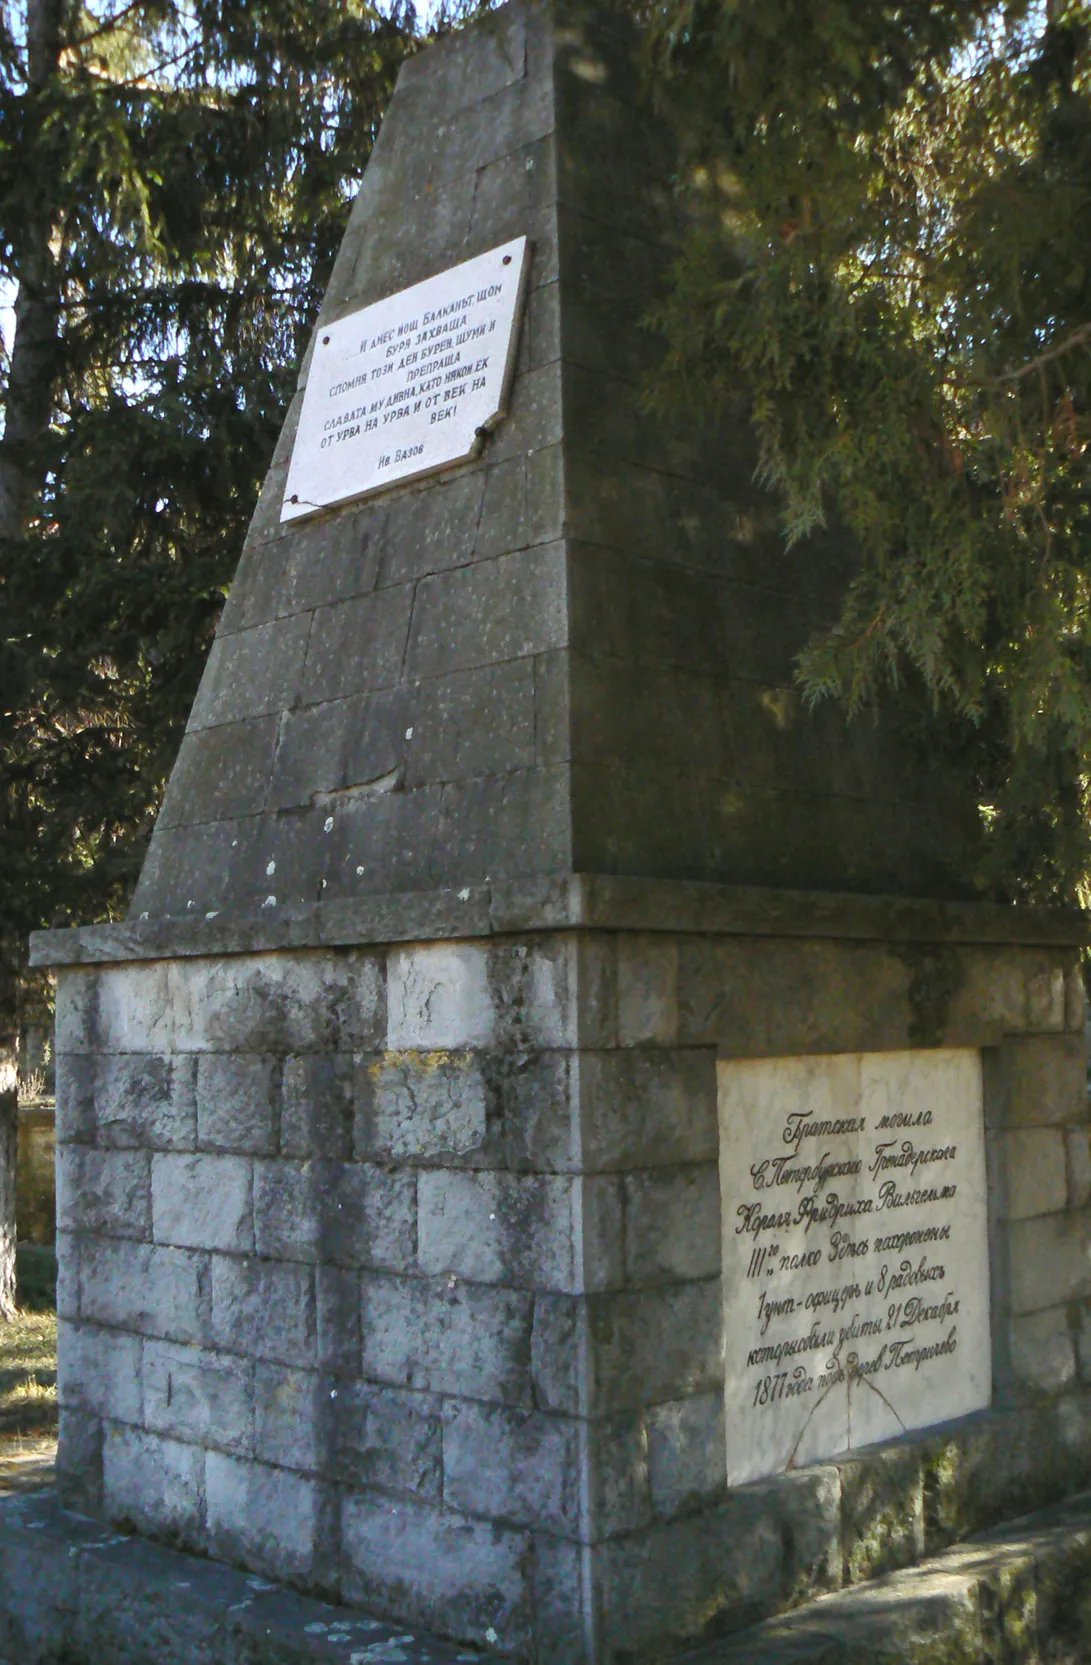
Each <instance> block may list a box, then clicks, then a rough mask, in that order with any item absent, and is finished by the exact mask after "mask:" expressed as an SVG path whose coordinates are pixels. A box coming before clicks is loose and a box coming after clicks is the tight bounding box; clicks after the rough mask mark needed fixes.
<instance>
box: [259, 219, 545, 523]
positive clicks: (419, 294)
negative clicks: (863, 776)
mask: <svg viewBox="0 0 1091 1665" xmlns="http://www.w3.org/2000/svg"><path fill="white" fill-rule="evenodd" d="M528 247H529V245H528V243H527V239H526V238H525V237H517V238H515V240H514V241H513V242H511V243H504V244H502V245H501V246H500V247H499V248H495V249H490V250H489V251H488V253H487V254H481V255H478V256H477V257H476V259H474V260H466V261H464V262H463V264H462V265H461V266H452V267H451V268H450V270H448V271H446V272H440V273H439V274H438V276H436V277H433V278H428V279H426V280H425V282H423V283H415V284H414V285H413V286H412V288H410V289H402V290H400V291H399V293H398V294H396V295H389V296H387V298H386V300H383V301H376V302H375V304H374V305H373V306H365V307H362V308H361V309H360V311H358V312H352V313H350V314H349V315H348V316H347V317H345V318H339V319H338V320H337V322H336V323H334V324H329V325H327V326H326V328H325V329H323V330H321V331H320V333H319V336H318V339H317V341H316V342H315V346H314V356H313V358H312V360H311V367H310V370H309V372H308V375H307V387H306V391H305V392H304V395H303V408H302V410H301V412H300V416H299V428H298V431H297V433H296V438H295V444H294V446H293V448H292V460H291V462H290V464H289V466H288V480H287V484H286V485H285V488H284V502H283V504H282V506H281V511H280V518H281V520H282V521H286V520H295V519H297V518H298V517H299V516H301V515H308V514H313V513H314V512H315V510H316V509H324V508H328V507H330V505H331V504H334V503H343V502H347V501H349V500H350V499H352V498H357V497H366V496H368V495H369V494H370V493H372V492H376V491H382V490H384V489H385V488H386V487H387V486H391V485H393V484H394V483H395V481H398V480H411V479H414V478H416V477H417V476H418V475H422V474H434V473H435V472H436V471H437V470H438V469H442V468H449V467H451V465H452V464H453V463H458V462H465V461H467V460H468V459H469V458H470V457H473V456H476V454H477V452H478V451H479V450H480V449H481V445H482V442H483V440H484V437H485V436H486V435H487V434H488V433H489V432H490V431H491V430H492V428H493V427H495V425H496V423H497V422H498V421H499V419H500V417H501V416H503V414H504V410H505V406H506V402H507V397H508V387H509V383H510V381H511V374H512V368H513V362H514V352H515V345H516V334H517V332H516V323H517V321H518V317H519V309H520V306H521V304H522V299H523V291H524V288H525V285H526V276H527V267H528Z"/></svg>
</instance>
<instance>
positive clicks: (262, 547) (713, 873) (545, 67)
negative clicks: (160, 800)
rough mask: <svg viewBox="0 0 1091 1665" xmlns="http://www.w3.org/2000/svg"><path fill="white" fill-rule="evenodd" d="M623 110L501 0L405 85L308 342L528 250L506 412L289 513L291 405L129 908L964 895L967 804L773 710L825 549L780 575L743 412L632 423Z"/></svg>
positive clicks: (663, 241)
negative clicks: (699, 893) (384, 475)
mask: <svg viewBox="0 0 1091 1665" xmlns="http://www.w3.org/2000/svg"><path fill="white" fill-rule="evenodd" d="M637 94H638V87H637V79H636V72H635V70H634V67H633V64H632V62H631V57H630V54H629V50H628V48H627V46H626V44H625V40H624V36H623V34H622V33H620V32H617V31H615V30H612V29H611V28H610V27H609V26H604V25H602V24H601V23H600V24H599V25H598V27H597V31H596V33H595V38H594V43H593V44H592V45H588V43H587V41H586V40H585V39H584V37H583V35H582V34H581V32H580V28H579V23H578V19H577V20H575V21H573V23H572V25H571V27H569V26H568V25H565V24H558V25H557V27H556V28H555V29H552V30H551V29H550V28H548V27H546V26H545V25H544V24H543V23H542V22H541V21H540V20H539V21H536V20H535V15H534V14H526V13H524V12H522V11H519V10H515V11H512V10H505V11H504V12H503V13H501V14H498V15H497V16H496V17H495V18H493V19H492V20H491V21H490V22H488V23H486V24H483V25H482V28H481V30H480V31H478V38H477V41H476V45H475V48H474V51H473V52H472V53H468V52H467V51H466V50H465V48H464V46H463V44H462V42H461V41H460V40H458V39H453V40H451V41H448V42H446V43H444V44H441V45H440V46H438V47H435V48H433V49H431V50H430V51H428V52H426V53H423V54H422V55H421V56H420V57H418V58H416V59H414V60H412V61H410V62H409V63H408V64H407V65H406V67H405V68H404V69H403V71H402V75H401V78H400V80H399V83H398V89H397V92H396V94H395V96H394V99H393V103H392V105H391V107H390V110H389V112H388V114H387V116H386V118H385V120H384V123H383V127H382V131H381V134H380V137H379V141H378V144H377V146H376V149H375V153H374V156H373V159H372V161H371V163H370V165H369V167H368V170H367V175H366V179H365V181H364V186H363V189H362V190H361V192H360V194H359V197H358V200H357V202H356V205H355V208H354V209H353V213H352V217H351V221H350V224H349V228H348V231H347V234H346V237H345V240H344V244H343V246H342V249H341V252H340V255H339V258H338V260H337V264H336V267H335V270H334V273H333V278H332V281H331V283H330V287H329V292H328V294H327V296H326V301H325V304H324V307H323V310H322V316H321V319H320V320H319V324H318V326H317V328H318V331H319V332H321V331H323V330H324V329H325V328H326V327H327V326H328V325H329V324H330V323H331V322H332V321H334V320H337V319H339V318H342V317H344V316H346V315H348V314H352V313H354V312H356V311H358V310H359V309H361V308H363V307H365V306H367V305H368V304H370V303H373V302H376V301H378V300H381V299H383V298H384V297H386V296H389V295H391V294H393V293H395V292H396V291H399V290H401V289H405V288H407V287H408V286H410V285H412V284H415V283H418V282H420V281H421V280H422V279H425V278H429V277H432V276H434V275H435V274H437V273H440V272H443V271H445V270H446V269H448V268H450V267H452V266H455V265H457V264H458V263H460V262H462V261H465V260H467V259H469V258H471V257H473V256H476V255H479V254H481V253H482V252H483V251H485V250H488V249H491V248H494V247H496V245H498V244H501V243H504V242H505V241H506V240H508V239H511V238H517V237H523V236H526V237H528V238H529V239H530V241H531V250H532V252H531V265H530V276H529V293H528V295H527V300H526V305H525V310H524V315H523V317H522V320H521V329H520V339H519V347H518V360H517V370H516V375H515V379H514V385H513V388H512V398H511V408H510V414H509V415H508V416H507V418H506V419H505V420H504V421H502V422H501V423H500V425H499V427H498V428H497V430H496V432H495V434H494V435H493V436H492V438H491V439H490V440H489V441H488V443H487V445H486V447H485V449H484V451H483V453H482V455H481V456H480V457H479V458H477V459H476V460H474V461H472V462H469V463H466V464H464V465H462V466H456V467H452V468H450V469H449V470H448V471H447V472H446V473H443V474H440V475H438V476H435V477H433V478H429V479H426V480H424V481H418V482H416V483H411V484H407V485H402V486H395V487H394V488H392V489H390V490H389V491H387V492H384V493H380V494H379V495H377V496H373V497H371V498H369V499H367V500H365V501H363V502H359V503H347V504H342V505H339V506H337V507H334V508H331V509H328V510H326V511H325V512H320V513H318V514H316V515H314V516H312V517H311V518H310V519H309V520H304V521H291V522H288V523H282V520H281V509H282V500H283V496H284V488H285V478H286V470H287V467H288V461H289V456H290V454H291V451H292V446H293V441H294V436H295V432H296V425H297V421H298V416H299V407H300V403H301V400H302V391H301V392H300V394H299V395H298V396H297V398H296V401H295V404H294V405H293V409H292V412H291V414H290V416H289V419H288V421H287V423H286V424H285V428H284V432H283V435H282V437H281V441H280V445H279V447H278V450H277V454H276V457H275V459H274V462H273V465H272V467H271V469H270V472H269V476H268V479H267V481H266V484H265V489H264V493H263V496H262V499H261V504H260V507H259V509H258V512H257V514H256V516H255V519H254V523H253V525H252V527H251V531H250V535H249V537H248V540H247V543H246V548H245V551H244V553H243V557H242V561H241V564H240V567H239V571H238V575H237V577H236V579H235V582H234V585H233V587H232V590H231V594H230V597H229V600H228V603H227V607H226V609H225V612H224V616H223V620H222V623H221V625H220V630H219V634H218V637H217V640H216V643H215V646H214V649H213V652H212V655H211V658H210V661H209V665H208V669H207V672H206V675H205V678H204V681H203V683H202V686H201V690H200V693H199V695H198V698H197V701H196V704H195V706H194V709H193V713H192V717H191V719H190V724H189V729H188V732H187V734H186V737H185V740H184V743H183V746H182V750H181V753H180V755H179V758H178V761H177V764H176V766H175V769H174V773H173V776H172V779H171V782H170V788H169V791H168V793H167V796H166V800H165V802H164V805H163V809H162V813H161V815H160V818H159V823H158V826H157V828H156V832H155V837H154V841H153V844H152V848H151V852H150V855H149V857H148V861H147V865H146V867H145V870H144V874H143V877H142V879H141V882H140V886H139V889H138V892H137V895H136V898H135V900H134V904H133V910H134V914H135V915H148V916H150V917H151V918H152V919H154V918H157V917H162V916H164V915H178V914H184V913H187V912H189V913H196V914H198V915H200V914H204V913H206V912H209V911H214V910H217V911H242V912H247V911H251V910H257V911H260V910H261V909H263V908H265V909H271V908H274V907H282V906H284V905H286V904H299V903H314V902H318V901H323V900H326V901H328V900H333V899H335V898H348V897H354V896H360V895H375V894H376V893H387V892H399V891H407V890H408V891H419V890H442V889H452V888H453V889H458V888H459V887H462V886H465V885H468V884H478V883H482V882H484V881H485V880H486V879H492V880H494V881H495V880H500V879H507V878H513V877H517V876H528V875H539V876H540V875H544V874H565V873H573V872H584V873H611V874H627V875H636V876H639V877H653V878H684V879H704V880H717V881H721V882H729V883H737V884H740V883H741V884H747V885H775V886H793V887H797V888H808V889H827V890H837V891H846V890H847V891H853V890H855V891H865V892H872V893H882V892H888V893H889V892H895V893H901V894H931V895H953V894H958V893H959V892H960V891H961V890H964V884H963V881H962V877H961V875H962V873H963V871H964V869H965V867H966V865H967V862H966V857H967V847H968V846H970V845H972V842H973V838H974V836H975V835H974V831H973V828H974V824H975V810H974V806H973V804H972V803H970V802H969V800H968V797H967V798H966V800H965V801H963V802H961V803H959V802H958V801H957V798H956V796H955V795H954V794H953V793H952V792H951V791H950V790H949V789H948V788H947V786H946V784H945V783H944V782H942V781H941V780H940V779H939V778H938V777H937V774H936V772H935V770H934V769H928V770H927V771H926V770H925V769H924V768H922V766H921V764H920V763H919V762H917V761H915V760H914V759H913V758H912V757H910V756H908V755H907V754H906V752H905V749H904V748H902V747H899V746H898V745H897V743H896V742H895V740H894V738H893V737H892V736H891V735H890V734H888V733H884V732H883V731H881V730H879V729H877V728H875V727H873V726H872V725H871V724H870V723H865V722H861V723H857V724H855V725H854V726H853V727H852V728H851V729H850V730H849V731H847V732H846V730H845V728H844V725H843V722H842V719H841V718H840V716H839V715H838V714H837V713H835V712H833V711H832V710H831V711H828V712H825V711H824V712H822V713H820V714H819V716H818V717H817V718H815V717H813V716H810V715H808V714H806V713H805V712H804V711H803V710H801V707H800V702H799V699H798V697H797V695H796V694H795V692H794V691H793V686H792V664H793V658H794V655H795V654H796V653H797V652H798V650H799V648H800V647H801V646H802V645H803V643H804V642H805V641H806V639H807V638H808V636H809V635H810V633H811V632H812V630H813V629H815V628H816V627H817V626H819V625H821V624H824V623H826V622H828V621H829V619H830V617H831V613H832V610H833V609H834V608H835V606H836V597H837V593H838V586H839V585H840V584H841V583H843V581H844V577H845V570H846V557H845V554H844V551H843V550H841V551H839V550H838V548H837V547H836V545H835V543H834V542H833V541H831V540H827V541H826V542H825V543H822V544H808V545H806V546H804V547H802V548H800V549H798V550H797V551H795V552H794V553H793V554H791V555H787V554H785V553H784V551H783V549H782V541H781V538H780V535H779V532H778V527H777V523H776V516H775V512H774V511H773V509H772V508H771V506H770V504H769V503H768V502H766V501H764V500H763V499H762V497H761V495H760V494H759V493H758V492H757V491H756V489H755V487H754V484H753V481H752V473H753V462H754V458H753V448H752V443H751V440H750V437H749V434H748V429H747V424H746V420H745V415H744V413H741V412H740V416H739V419H738V421H737V422H735V423H732V424H727V425H726V426H725V427H724V428H723V430H722V431H720V432H717V433H707V432H703V431H700V430H699V429H698V428H697V427H696V426H694V428H693V429H692V430H691V431H688V432H687V431H684V429H683V431H678V429H677V428H675V429H674V430H673V431H670V432H668V431H666V430H665V429H663V428H662V427H661V426H660V425H657V424H656V423H655V422H654V421H653V420H652V419H651V418H650V417H649V416H648V415H646V414H644V413H642V411H641V409H640V405H639V392H640V385H641V377H642V373H643V372H644V371H645V370H646V369H647V368H648V366H649V364H650V363H651V362H652V361H653V359H654V355H655V352H656V349H657V343H656V340H655V337H654V336H653V335H652V334H650V333H649V331H648V329H647V328H646V317H647V314H648V312H649V309H650V308H651V306H652V305H653V303H654V301H655V299H656V296H657V293H659V286H660V285H661V283H662V280H663V276H664V271H665V267H666V265H667V262H668V261H669V259H670V255H671V250H672V246H673V238H674V235H675V232H676V220H675V217H674V212H675V211H674V209H673V207H672V202H671V193H670V180H671V170H672V162H671V156H670V151H669V144H668V140H667V136H666V134H665V132H664V130H663V127H662V125H661V124H659V123H657V122H656V121H655V120H654V119H653V118H652V117H651V116H650V115H649V114H647V113H646V112H644V111H643V110H641V109H640V108H639V105H638V102H637ZM306 376H307V366H306V364H305V365H304V370H303V375H302V377H301V389H302V387H304V386H305V384H306Z"/></svg>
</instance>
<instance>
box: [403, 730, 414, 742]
mask: <svg viewBox="0 0 1091 1665" xmlns="http://www.w3.org/2000/svg"><path fill="white" fill-rule="evenodd" d="M405 738H406V739H407V740H412V738H413V730H412V729H411V728H407V729H406V731H405Z"/></svg>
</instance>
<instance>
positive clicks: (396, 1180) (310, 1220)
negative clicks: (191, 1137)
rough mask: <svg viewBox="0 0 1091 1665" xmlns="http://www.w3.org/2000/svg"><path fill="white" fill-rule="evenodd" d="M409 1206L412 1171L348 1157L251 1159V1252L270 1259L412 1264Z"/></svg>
mask: <svg viewBox="0 0 1091 1665" xmlns="http://www.w3.org/2000/svg"><path fill="white" fill-rule="evenodd" d="M416 1207H417V1189H416V1182H415V1180H414V1179H413V1177H412V1176H411V1175H405V1174H388V1173H385V1172H384V1171H383V1169H382V1168H378V1167H363V1166H360V1165H358V1164H355V1163H340V1162H304V1163H298V1162H285V1161H278V1162H257V1163H255V1164H254V1221H255V1240H256V1246H257V1252H258V1254H259V1255H264V1256H266V1257H268V1258H269V1259H270V1260H273V1261H293V1260H300V1261H315V1262H318V1261H321V1262H330V1263H332V1264H334V1265H339V1266H367V1267H372V1268H376V1269H379V1268H385V1269H387V1270H389V1271H392V1272H402V1271H411V1270H412V1268H413V1266H414V1263H415V1260H416Z"/></svg>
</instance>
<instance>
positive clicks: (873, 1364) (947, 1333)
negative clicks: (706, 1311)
mask: <svg viewBox="0 0 1091 1665" xmlns="http://www.w3.org/2000/svg"><path fill="white" fill-rule="evenodd" d="M719 1103H720V1175H721V1190H722V1196H723V1233H724V1317H725V1337H726V1364H727V1383H726V1389H725V1398H726V1411H727V1477H728V1483H729V1485H740V1484H742V1483H743V1482H744V1481H747V1480H755V1479H758V1478H760V1477H761V1476H763V1475H769V1474H779V1473H781V1472H782V1471H783V1470H785V1469H790V1468H795V1467H797V1466H798V1465H799V1464H801V1463H807V1462H814V1461H815V1460H816V1459H819V1458H822V1457H829V1456H832V1455H834V1454H835V1453H837V1452H841V1451H848V1450H851V1449H852V1448H853V1447H855V1446H861V1445H868V1444H870V1443H871V1442H872V1441H874V1440H886V1439H891V1438H894V1437H895V1436H897V1435H899V1434H901V1433H904V1432H906V1431H907V1430H909V1429H912V1428H925V1427H928V1426H930V1425H931V1424H933V1423H936V1422H943V1421H946V1420H947V1419H948V1418H950V1417H956V1416H963V1415H966V1414H967V1413H968V1412H970V1411H975V1410H980V1409H981V1408H982V1407H983V1406H985V1405H987V1404H988V1403H989V1397H990V1391H991V1351H990V1320H989V1261H988V1226H987V1212H986V1210H987V1204H986V1191H985V1136H984V1122H983V1116H982V1106H981V1060H980V1056H979V1054H978V1053H977V1052H976V1051H969V1050H963V1049H957V1050H955V1049H949V1050H940V1051H920V1052H880V1053H850V1054H842V1055H840V1056H836V1057H828V1058H776V1059H759V1060H756V1061H752V1062H751V1061H746V1062H738V1063H722V1064H720V1066H719Z"/></svg>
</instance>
